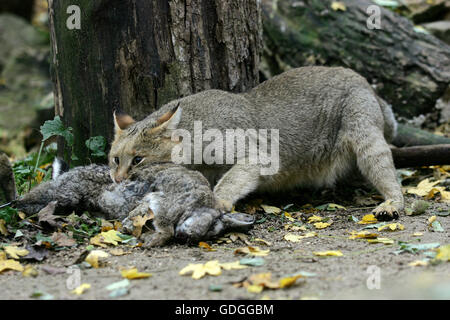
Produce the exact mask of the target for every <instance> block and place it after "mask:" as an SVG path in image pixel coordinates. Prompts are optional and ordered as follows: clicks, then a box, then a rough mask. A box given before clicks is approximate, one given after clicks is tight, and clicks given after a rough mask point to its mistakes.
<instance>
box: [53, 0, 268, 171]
mask: <svg viewBox="0 0 450 320" xmlns="http://www.w3.org/2000/svg"><path fill="white" fill-rule="evenodd" d="M74 4H75V5H77V6H78V7H79V8H80V12H81V25H80V27H81V28H80V29H73V30H70V29H68V27H67V26H66V22H67V19H68V18H69V19H70V17H71V13H69V14H68V13H67V8H68V7H69V6H71V5H74ZM49 20H50V33H51V42H52V57H53V59H52V71H53V72H52V75H53V81H54V84H55V89H54V91H55V109H56V114H58V115H60V116H61V117H62V119H63V121H64V123H65V124H66V125H68V126H71V127H72V128H73V132H74V135H75V139H76V141H75V145H74V153H75V155H76V156H77V157H78V158H79V159H80V160H81V161H79V162H81V163H84V162H86V160H87V150H86V147H85V145H84V143H85V140H86V139H88V138H89V137H91V136H98V135H102V136H105V137H106V138H107V139H108V141H111V139H112V134H113V120H112V112H113V110H114V109H121V110H123V111H125V112H127V113H129V114H130V115H132V116H133V117H134V118H136V119H138V120H140V119H142V118H144V117H145V116H146V115H148V114H150V113H151V112H152V111H154V110H156V109H157V108H158V107H160V106H161V105H163V104H165V103H167V102H169V101H171V100H173V99H176V98H179V97H182V96H186V95H190V94H193V93H196V92H199V91H202V90H206V89H213V88H216V89H223V90H228V91H233V92H241V91H245V90H247V89H250V88H252V87H254V86H255V85H256V84H257V83H258V82H259V81H258V80H259V79H258V66H259V52H260V49H261V47H262V44H261V43H262V35H261V30H262V26H261V19H260V7H259V1H257V0H231V1H227V0H170V1H167V0H152V1H136V0H95V1H92V0H77V1H73V0H57V1H56V0H49ZM71 21H72V22H73V20H71Z"/></svg>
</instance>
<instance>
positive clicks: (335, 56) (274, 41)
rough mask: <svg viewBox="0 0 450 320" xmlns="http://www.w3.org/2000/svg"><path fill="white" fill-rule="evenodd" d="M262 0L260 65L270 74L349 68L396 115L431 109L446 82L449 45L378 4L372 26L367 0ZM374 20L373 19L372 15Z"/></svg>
mask: <svg viewBox="0 0 450 320" xmlns="http://www.w3.org/2000/svg"><path fill="white" fill-rule="evenodd" d="M339 2H340V3H343V4H344V5H345V6H344V7H342V6H337V7H335V8H334V9H333V8H332V4H333V3H334V4H335V5H336V3H338V2H336V1H333V0H304V1H296V0H279V1H276V0H262V12H263V25H264V46H265V47H264V54H263V58H262V70H263V74H264V75H265V77H267V78H270V77H272V76H273V75H275V74H278V73H281V72H283V71H285V70H287V69H289V68H293V67H299V66H304V65H327V66H333V65H335V66H344V67H349V68H352V69H354V70H355V71H357V72H358V73H360V74H361V75H363V76H364V77H365V78H367V79H368V80H369V82H370V83H372V84H373V86H374V87H375V90H376V91H377V93H378V94H379V95H380V96H381V97H383V98H384V99H385V100H386V101H388V102H389V103H390V104H392V105H393V107H394V110H395V112H396V113H397V114H399V115H401V116H404V117H408V118H409V117H412V116H417V115H419V114H423V113H428V112H430V111H431V110H433V108H434V106H435V103H436V100H437V99H438V98H440V97H441V96H442V95H443V93H444V91H445V90H446V88H447V86H448V83H449V82H450V46H448V45H446V44H445V43H444V42H441V41H440V40H438V39H437V38H435V37H433V36H431V35H426V34H423V33H420V32H417V31H416V30H415V29H414V26H413V24H412V23H411V22H410V21H408V20H407V19H406V18H403V17H401V16H399V15H396V14H395V13H393V12H391V11H389V10H387V9H384V8H382V7H379V8H380V18H381V20H380V22H381V24H380V27H381V29H373V30H370V29H369V28H368V27H367V21H368V19H369V16H370V14H368V13H367V8H368V7H369V6H370V5H374V4H375V3H374V2H372V1H369V0H341V1H339ZM371 21H372V20H371Z"/></svg>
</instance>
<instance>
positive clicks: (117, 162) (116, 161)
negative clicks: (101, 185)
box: [114, 157, 120, 165]
mask: <svg viewBox="0 0 450 320" xmlns="http://www.w3.org/2000/svg"><path fill="white" fill-rule="evenodd" d="M114 163H115V164H117V165H119V163H120V160H119V157H114Z"/></svg>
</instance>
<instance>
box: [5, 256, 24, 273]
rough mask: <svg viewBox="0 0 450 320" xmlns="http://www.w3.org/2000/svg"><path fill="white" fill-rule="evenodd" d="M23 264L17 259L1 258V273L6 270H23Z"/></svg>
mask: <svg viewBox="0 0 450 320" xmlns="http://www.w3.org/2000/svg"><path fill="white" fill-rule="evenodd" d="M23 269H24V268H23V266H22V265H21V264H20V263H19V262H18V261H16V260H13V259H7V260H0V273H1V272H3V271H5V270H16V271H20V272H22V271H23Z"/></svg>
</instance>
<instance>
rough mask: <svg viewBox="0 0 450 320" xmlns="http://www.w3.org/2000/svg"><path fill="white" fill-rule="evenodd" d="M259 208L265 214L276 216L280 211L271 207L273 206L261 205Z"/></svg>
mask: <svg viewBox="0 0 450 320" xmlns="http://www.w3.org/2000/svg"><path fill="white" fill-rule="evenodd" d="M261 208H263V210H264V212H265V213H273V214H278V213H280V212H281V209H280V208H277V207H273V206H268V205H265V204H262V205H261Z"/></svg>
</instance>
